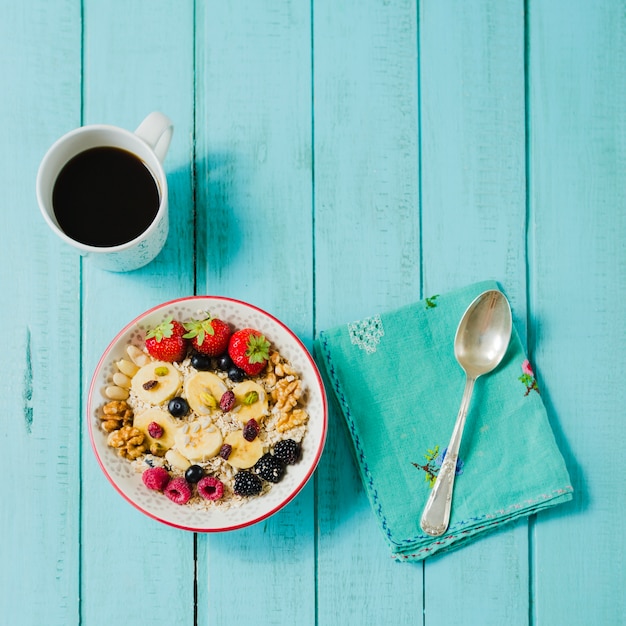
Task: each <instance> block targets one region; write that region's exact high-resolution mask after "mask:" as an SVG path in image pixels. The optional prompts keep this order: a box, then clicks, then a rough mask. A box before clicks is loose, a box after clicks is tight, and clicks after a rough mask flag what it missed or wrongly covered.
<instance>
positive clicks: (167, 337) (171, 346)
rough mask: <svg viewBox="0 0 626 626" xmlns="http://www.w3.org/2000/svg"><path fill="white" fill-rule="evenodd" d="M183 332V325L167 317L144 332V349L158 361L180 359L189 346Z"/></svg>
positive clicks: (185, 353)
mask: <svg viewBox="0 0 626 626" xmlns="http://www.w3.org/2000/svg"><path fill="white" fill-rule="evenodd" d="M184 334H185V329H184V327H183V325H182V324H181V323H180V322H177V321H175V320H173V319H172V318H171V317H168V318H166V319H165V320H164V321H163V322H161V323H160V324H159V325H158V326H155V327H154V328H153V329H152V330H149V331H148V332H147V333H146V350H147V351H148V353H149V354H150V355H151V356H153V357H154V358H155V359H157V360H159V361H168V362H170V363H171V362H172V361H182V360H183V359H184V358H185V356H187V348H188V347H189V342H188V341H187V339H185V337H184Z"/></svg>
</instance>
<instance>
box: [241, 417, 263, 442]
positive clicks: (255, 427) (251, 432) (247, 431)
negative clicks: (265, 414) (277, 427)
mask: <svg viewBox="0 0 626 626" xmlns="http://www.w3.org/2000/svg"><path fill="white" fill-rule="evenodd" d="M258 434H259V424H258V423H257V421H256V420H255V419H254V418H252V419H251V420H248V421H247V422H246V425H245V426H244V427H243V438H244V439H245V440H246V441H254V440H255V439H256V436H257V435H258Z"/></svg>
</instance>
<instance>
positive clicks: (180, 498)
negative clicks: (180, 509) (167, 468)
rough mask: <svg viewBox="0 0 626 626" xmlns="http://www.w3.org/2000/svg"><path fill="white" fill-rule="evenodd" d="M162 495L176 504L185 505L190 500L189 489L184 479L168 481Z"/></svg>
mask: <svg viewBox="0 0 626 626" xmlns="http://www.w3.org/2000/svg"><path fill="white" fill-rule="evenodd" d="M163 493H164V494H165V495H166V496H167V497H168V498H169V499H170V500H171V501H172V502H175V503H176V504H187V502H189V498H191V487H190V486H189V483H187V481H186V480H185V479H184V478H182V477H180V476H179V477H178V478H173V479H172V480H170V482H169V483H168V485H167V487H166V488H165V490H164V491H163Z"/></svg>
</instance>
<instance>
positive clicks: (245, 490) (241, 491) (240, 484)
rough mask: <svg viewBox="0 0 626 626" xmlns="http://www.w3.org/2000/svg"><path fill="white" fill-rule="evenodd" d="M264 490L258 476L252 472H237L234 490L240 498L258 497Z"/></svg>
mask: <svg viewBox="0 0 626 626" xmlns="http://www.w3.org/2000/svg"><path fill="white" fill-rule="evenodd" d="M262 488H263V484H262V483H261V480H260V479H259V477H258V476H255V475H254V474H252V473H251V472H237V475H236V476H235V486H234V487H233V490H234V492H235V493H236V494H237V495H238V496H258V495H259V494H260V493H261V489H262Z"/></svg>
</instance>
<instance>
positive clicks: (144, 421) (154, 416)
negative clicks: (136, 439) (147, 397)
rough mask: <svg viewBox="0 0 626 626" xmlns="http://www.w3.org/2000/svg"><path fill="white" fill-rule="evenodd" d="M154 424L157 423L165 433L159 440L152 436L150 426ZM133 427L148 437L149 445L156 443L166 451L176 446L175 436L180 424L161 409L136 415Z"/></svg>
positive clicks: (149, 410)
mask: <svg viewBox="0 0 626 626" xmlns="http://www.w3.org/2000/svg"><path fill="white" fill-rule="evenodd" d="M152 422H155V423H157V424H158V425H159V426H160V427H161V430H162V431H163V432H162V434H161V436H160V437H158V438H156V437H152V436H151V435H150V432H149V426H150V424H152ZM133 426H134V427H135V428H138V429H139V430H140V431H141V432H142V433H143V434H144V435H145V436H146V439H147V441H148V444H149V445H152V444H153V443H156V444H157V445H159V446H161V447H162V448H163V449H164V450H169V449H170V448H171V447H172V446H173V445H174V435H175V434H176V430H177V427H178V424H177V423H176V422H175V421H174V419H173V418H172V417H170V414H169V413H166V412H165V411H163V410H161V409H157V408H153V409H148V410H147V411H144V412H143V413H139V414H138V415H135V418H134V420H133Z"/></svg>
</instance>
